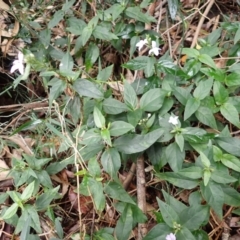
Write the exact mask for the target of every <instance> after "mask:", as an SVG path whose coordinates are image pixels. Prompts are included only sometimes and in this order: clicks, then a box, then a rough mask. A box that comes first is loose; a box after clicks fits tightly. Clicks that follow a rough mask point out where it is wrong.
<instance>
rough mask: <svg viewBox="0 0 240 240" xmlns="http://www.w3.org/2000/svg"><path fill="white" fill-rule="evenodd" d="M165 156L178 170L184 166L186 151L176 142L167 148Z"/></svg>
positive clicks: (172, 167) (174, 169)
mask: <svg viewBox="0 0 240 240" xmlns="http://www.w3.org/2000/svg"><path fill="white" fill-rule="evenodd" d="M165 158H166V161H167V162H168V163H169V165H170V167H171V169H172V170H173V171H174V172H177V171H179V170H180V169H181V168H182V164H183V161H184V159H185V151H181V150H180V148H179V146H178V144H177V143H176V142H174V143H171V144H169V145H168V146H167V148H166V151H165Z"/></svg>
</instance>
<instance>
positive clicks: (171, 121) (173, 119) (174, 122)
mask: <svg viewBox="0 0 240 240" xmlns="http://www.w3.org/2000/svg"><path fill="white" fill-rule="evenodd" d="M168 122H169V123H171V124H173V125H177V124H178V116H171V117H170V118H169V121H168Z"/></svg>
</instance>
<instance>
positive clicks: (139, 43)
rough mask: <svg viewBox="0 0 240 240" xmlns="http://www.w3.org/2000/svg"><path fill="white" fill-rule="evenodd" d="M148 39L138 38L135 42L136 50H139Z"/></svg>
mask: <svg viewBox="0 0 240 240" xmlns="http://www.w3.org/2000/svg"><path fill="white" fill-rule="evenodd" d="M147 43H148V41H147V39H144V40H140V41H139V42H138V43H137V44H136V47H138V51H140V50H141V49H142V47H143V46H144V45H145V44H147Z"/></svg>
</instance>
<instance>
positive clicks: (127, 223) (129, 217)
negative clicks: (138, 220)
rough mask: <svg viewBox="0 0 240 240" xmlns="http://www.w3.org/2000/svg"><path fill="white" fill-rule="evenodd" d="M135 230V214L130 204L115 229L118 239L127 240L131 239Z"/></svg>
mask: <svg viewBox="0 0 240 240" xmlns="http://www.w3.org/2000/svg"><path fill="white" fill-rule="evenodd" d="M132 228H133V213H132V209H131V207H130V205H129V204H127V205H126V207H125V209H124V211H123V213H122V214H121V216H120V218H119V219H118V221H117V225H116V228H115V232H116V236H117V239H119V240H126V239H128V238H129V235H130V233H131V230H132Z"/></svg>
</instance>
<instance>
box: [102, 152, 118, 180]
mask: <svg viewBox="0 0 240 240" xmlns="http://www.w3.org/2000/svg"><path fill="white" fill-rule="evenodd" d="M101 163H102V166H103V169H104V170H105V171H106V172H107V173H108V174H109V175H110V176H111V178H113V177H115V176H117V172H118V170H119V169H120V167H121V158H120V155H119V153H118V151H117V150H116V149H115V148H108V149H106V150H105V151H104V153H103V154H102V156H101Z"/></svg>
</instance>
